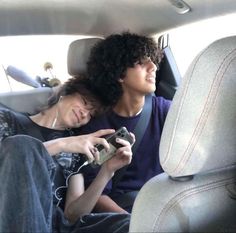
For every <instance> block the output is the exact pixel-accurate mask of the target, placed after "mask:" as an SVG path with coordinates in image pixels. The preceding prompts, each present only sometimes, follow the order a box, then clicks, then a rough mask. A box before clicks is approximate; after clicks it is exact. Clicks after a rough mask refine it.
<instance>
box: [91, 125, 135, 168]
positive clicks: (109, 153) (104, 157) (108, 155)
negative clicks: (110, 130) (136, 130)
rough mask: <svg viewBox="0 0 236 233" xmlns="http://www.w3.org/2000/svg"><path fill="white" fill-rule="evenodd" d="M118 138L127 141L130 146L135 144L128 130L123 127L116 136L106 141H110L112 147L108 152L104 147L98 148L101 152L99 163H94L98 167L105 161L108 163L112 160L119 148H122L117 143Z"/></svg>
mask: <svg viewBox="0 0 236 233" xmlns="http://www.w3.org/2000/svg"><path fill="white" fill-rule="evenodd" d="M116 138H121V139H124V140H127V141H128V142H129V143H130V144H132V143H133V138H132V136H131V135H130V133H129V132H128V130H127V129H126V128H125V127H121V128H120V129H119V130H117V131H116V132H115V133H114V134H112V135H110V136H108V137H107V138H106V140H107V141H108V143H109V145H110V149H109V151H107V150H106V149H105V148H104V146H103V145H97V146H96V147H97V149H98V151H99V161H96V162H94V163H95V164H96V165H101V164H103V163H104V162H105V161H107V160H108V159H110V158H111V157H112V156H114V155H115V153H116V150H117V149H118V148H120V147H122V145H121V144H119V143H117V142H116Z"/></svg>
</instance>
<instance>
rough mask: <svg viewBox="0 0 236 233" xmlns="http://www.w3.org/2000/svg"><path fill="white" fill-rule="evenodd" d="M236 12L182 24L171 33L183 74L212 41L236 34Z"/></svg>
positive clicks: (175, 54)
mask: <svg viewBox="0 0 236 233" xmlns="http://www.w3.org/2000/svg"><path fill="white" fill-rule="evenodd" d="M235 21H236V14H229V15H225V16H221V17H216V18H213V19H208V20H203V21H200V22H197V23H192V24H189V25H186V26H182V27H179V28H176V29H173V30H171V31H168V32H166V33H168V34H169V38H170V47H171V50H172V52H173V54H174V57H175V60H176V63H177V65H178V68H179V71H180V73H181V76H183V75H184V74H185V72H186V70H187V68H188V66H189V65H190V63H191V62H192V60H193V59H194V57H195V56H196V55H197V54H198V53H199V52H200V51H201V50H202V49H204V48H205V47H206V46H208V45H209V44H210V43H211V42H213V41H215V40H217V39H220V38H222V37H227V36H232V35H235V34H236V30H235V27H234V25H233V24H234V22H235Z"/></svg>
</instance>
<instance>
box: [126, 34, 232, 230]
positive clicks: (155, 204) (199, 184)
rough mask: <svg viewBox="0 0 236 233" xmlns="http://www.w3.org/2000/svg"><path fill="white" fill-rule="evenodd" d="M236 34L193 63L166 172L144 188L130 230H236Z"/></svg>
mask: <svg viewBox="0 0 236 233" xmlns="http://www.w3.org/2000/svg"><path fill="white" fill-rule="evenodd" d="M235 74H236V36H233V37H227V38H223V39H220V40H217V41H215V42H214V43H212V44H211V45H209V46H208V47H207V48H205V49H204V50H203V51H202V52H200V53H199V55H198V56H197V57H196V58H195V59H194V61H193V62H192V63H191V65H190V67H189V69H188V71H187V72H186V75H185V76H184V78H183V80H182V83H181V85H180V87H179V89H178V90H177V92H176V94H175V96H174V99H173V103H172V106H171V108H170V111H169V113H168V115H167V119H166V122H165V125H164V129H163V134H162V138H161V144H160V162H161V165H162V167H163V169H164V171H165V173H163V174H161V175H158V176H156V177H154V178H152V179H151V180H150V181H149V182H147V183H146V184H145V185H144V186H143V188H142V189H141V191H140V192H139V194H138V196H137V199H136V200H135V203H134V207H133V210H132V215H131V224H130V232H235V231H236V223H235V216H236V78H235Z"/></svg>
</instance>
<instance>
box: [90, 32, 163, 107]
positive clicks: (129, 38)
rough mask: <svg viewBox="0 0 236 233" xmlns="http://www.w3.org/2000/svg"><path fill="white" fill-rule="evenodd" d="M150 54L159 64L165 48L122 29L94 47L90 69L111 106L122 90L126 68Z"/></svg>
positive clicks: (96, 86)
mask: <svg viewBox="0 0 236 233" xmlns="http://www.w3.org/2000/svg"><path fill="white" fill-rule="evenodd" d="M147 57H150V58H151V60H152V61H153V62H154V63H156V64H158V63H159V62H160V61H161V58H162V52H161V50H160V49H158V47H157V44H156V42H155V41H154V40H153V39H152V38H150V37H146V36H142V35H138V34H134V33H130V32H123V33H121V34H112V35H110V36H108V37H107V38H106V39H105V40H102V41H99V42H98V43H97V44H95V45H94V47H93V48H92V49H91V53H90V56H89V58H88V62H87V72H88V76H89V79H90V80H91V81H92V86H93V89H94V92H96V93H97V94H98V95H99V96H100V97H101V99H102V101H103V102H104V104H106V105H108V106H114V105H115V104H116V103H117V101H118V100H119V98H120V97H121V95H122V93H123V91H122V87H121V84H120V82H119V81H118V80H119V79H120V78H124V77H125V75H126V71H127V68H130V67H134V65H135V63H137V62H142V60H143V59H145V58H147Z"/></svg>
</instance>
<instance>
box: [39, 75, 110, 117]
mask: <svg viewBox="0 0 236 233" xmlns="http://www.w3.org/2000/svg"><path fill="white" fill-rule="evenodd" d="M73 94H80V95H81V96H83V97H84V98H85V99H86V100H87V101H88V102H89V103H90V104H91V105H92V106H93V108H94V109H95V115H100V114H101V113H103V112H104V111H106V109H107V108H105V107H103V104H102V101H101V99H100V98H99V96H97V95H95V94H94V93H93V91H92V88H91V81H90V80H89V79H88V78H87V76H86V75H85V74H84V75H80V76H75V77H72V78H70V79H68V80H67V81H66V82H65V83H64V84H62V85H60V86H58V87H56V88H55V89H54V91H53V93H52V95H51V96H50V97H49V99H48V102H47V105H46V106H44V107H42V108H41V111H42V112H43V111H45V110H46V109H49V108H51V107H52V106H53V105H55V104H57V103H58V101H59V99H60V97H61V96H67V95H73Z"/></svg>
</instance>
